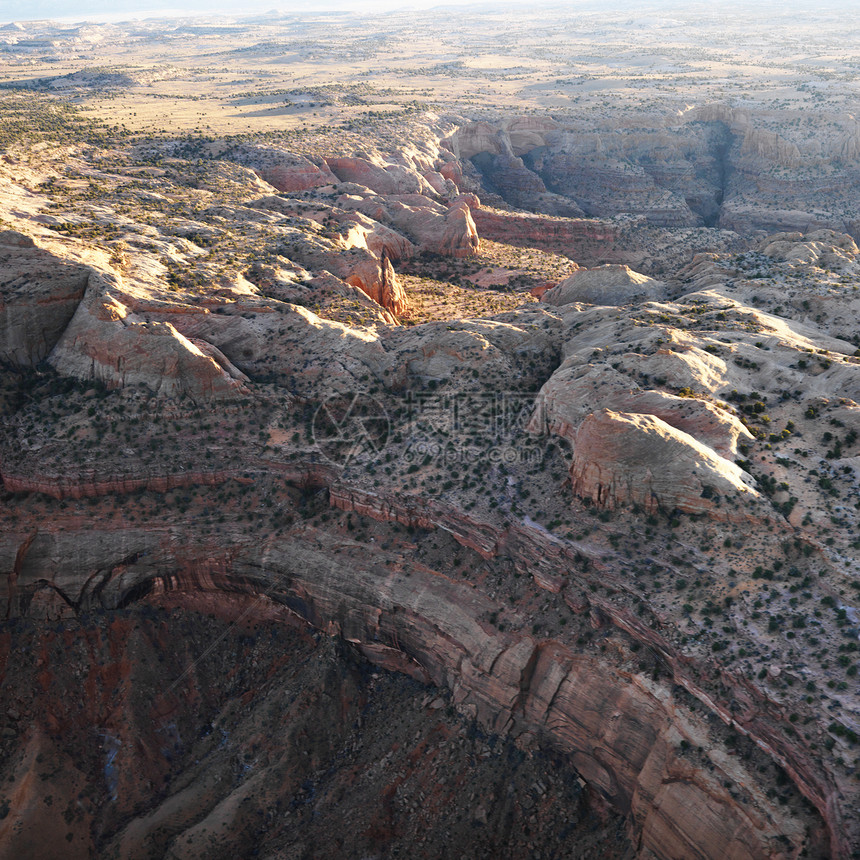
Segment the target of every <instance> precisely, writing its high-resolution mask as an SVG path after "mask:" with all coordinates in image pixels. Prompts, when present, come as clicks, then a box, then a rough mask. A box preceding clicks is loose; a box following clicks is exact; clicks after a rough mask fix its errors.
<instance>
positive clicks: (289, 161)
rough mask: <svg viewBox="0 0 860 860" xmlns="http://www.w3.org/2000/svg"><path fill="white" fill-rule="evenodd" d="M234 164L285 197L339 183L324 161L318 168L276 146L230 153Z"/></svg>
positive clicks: (238, 148)
mask: <svg viewBox="0 0 860 860" xmlns="http://www.w3.org/2000/svg"><path fill="white" fill-rule="evenodd" d="M228 157H229V158H230V159H231V160H232V161H237V162H238V163H239V164H242V165H244V166H245V167H250V168H252V169H253V170H254V171H256V173H257V174H258V175H259V176H260V178H261V179H263V180H264V181H265V182H268V183H269V185H272V186H274V187H275V188H277V189H278V191H281V192H284V193H286V194H294V193H296V192H300V191H309V190H310V189H312V188H320V187H322V186H325V185H333V184H334V183H336V182H337V181H338V180H337V177H336V176H335V175H334V174H333V173H332V172H331V171H330V170H329V169H328V166H327V165H326V163H325V162H324V161H321V162H320V163H319V164H315V163H314V162H312V161H311V160H310V159H308V158H306V157H305V156H303V155H299V154H297V153H294V152H288V151H286V150H283V149H280V148H278V147H274V146H264V145H253V146H252V145H245V146H239V147H236V148H234V149H233V150H231V151H230V152H229V153H228Z"/></svg>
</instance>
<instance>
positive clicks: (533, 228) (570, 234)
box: [472, 208, 623, 265]
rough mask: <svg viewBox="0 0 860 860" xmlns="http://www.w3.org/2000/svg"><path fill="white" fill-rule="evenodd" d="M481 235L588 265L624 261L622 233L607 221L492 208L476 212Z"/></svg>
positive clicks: (473, 213)
mask: <svg viewBox="0 0 860 860" xmlns="http://www.w3.org/2000/svg"><path fill="white" fill-rule="evenodd" d="M472 218H473V219H474V222H475V227H476V228H477V231H478V235H480V236H483V237H484V238H486V239H492V240H493V241H494V242H506V243H508V244H511V245H520V246H526V247H531V248H544V249H546V250H548V251H557V252H558V253H561V254H565V255H566V256H568V257H570V258H571V259H574V260H576V261H577V262H579V263H582V264H585V265H594V264H597V263H600V262H607V261H618V262H622V261H623V256H622V251H621V249H620V248H619V247H618V246H617V244H616V243H617V241H618V239H619V238H620V230H619V228H618V227H617V226H615V225H613V224H610V223H608V222H604V221H598V220H591V219H585V218H583V219H578V218H546V217H540V216H537V215H534V216H532V215H519V214H517V215H513V214H509V213H505V212H499V211H496V210H491V209H485V208H481V209H473V210H472Z"/></svg>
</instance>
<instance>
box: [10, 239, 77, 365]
mask: <svg viewBox="0 0 860 860" xmlns="http://www.w3.org/2000/svg"><path fill="white" fill-rule="evenodd" d="M0 271H2V275H0V360H3V361H8V362H9V363H11V364H13V365H17V366H19V367H32V366H33V365H36V364H38V363H39V362H40V361H42V360H43V359H45V358H47V357H48V354H49V353H50V352H51V350H52V349H53V348H54V346H55V345H56V343H57V341H58V340H59V339H60V336H61V335H62V333H63V331H64V329H65V328H66V326H67V325H68V324H69V321H70V320H71V318H72V316H73V315H74V313H75V311H76V310H77V307H78V304H79V302H80V301H81V299H82V298H83V296H84V291H85V290H86V286H87V282H88V280H89V277H90V270H89V269H88V268H87V267H86V266H83V265H80V264H76V263H74V262H73V261H70V260H67V259H64V258H62V257H58V256H56V255H55V254H54V253H52V252H51V251H49V250H46V249H42V248H40V247H38V246H37V245H36V243H35V242H34V241H33V239H31V238H30V237H29V236H26V235H24V234H22V233H18V232H15V231H13V230H6V231H3V232H0Z"/></svg>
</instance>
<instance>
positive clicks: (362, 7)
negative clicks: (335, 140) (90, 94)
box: [0, 0, 853, 28]
mask: <svg viewBox="0 0 860 860" xmlns="http://www.w3.org/2000/svg"><path fill="white" fill-rule="evenodd" d="M126 2H128V0H126ZM180 2H182V0H180ZM185 2H186V3H189V5H188V6H186V7H185V8H182V7H177V6H174V5H169V6H168V5H165V6H153V7H151V8H145V9H143V10H140V9H139V8H133V6H132V4H131V3H129V8H127V9H120V10H119V11H117V10H116V7H117V5H120V6H122V5H123V0H119V4H118V3H117V2H113V3H109V2H106V0H92V2H90V3H87V2H86V0H85V1H84V2H83V3H80V2H76V0H66V2H57V0H41V2H40V0H36V2H35V3H34V2H33V0H17V2H16V0H12V2H11V3H4V6H7V9H8V7H9V6H12V7H13V8H12V9H8V11H7V12H6V14H5V15H3V17H0V27H3V28H8V27H9V26H11V25H14V24H22V25H24V24H35V23H55V24H59V25H62V26H74V25H76V24H90V23H91V24H123V23H132V22H143V21H158V20H174V19H177V18H213V17H223V18H228V19H231V20H235V21H240V20H243V19H247V18H259V17H261V16H271V17H273V18H277V17H278V16H283V15H306V16H313V15H319V14H325V13H331V12H343V13H347V14H349V13H352V14H374V13H381V12H396V11H404V12H408V11H413V10H415V9H421V10H423V11H431V10H433V9H446V8H450V7H452V6H457V7H475V8H478V7H482V6H484V7H498V6H499V5H501V4H504V5H506V6H528V7H529V8H530V9H534V8H535V7H536V6H546V7H547V8H552V7H554V6H564V7H566V8H570V7H571V6H586V7H587V6H594V7H599V8H604V9H606V10H607V11H609V10H612V9H618V10H619V11H621V10H624V9H626V8H630V7H634V8H635V10H636V12H637V13H638V14H641V15H647V14H649V13H654V12H656V11H658V10H660V9H669V8H673V9H678V8H683V9H684V10H686V11H687V12H690V11H692V9H694V8H695V6H697V5H701V6H706V7H707V8H709V9H713V8H714V3H713V2H710V3H709V2H706V0H693V2H692V3H691V2H685V0H650V2H648V3H646V4H642V3H641V0H574V2H570V0H568V2H563V1H562V0H531V2H528V0H492V2H491V0H443V2H439V0H363V2H360V3H359V2H357V0H317V3H316V4H315V6H316V8H315V9H314V10H313V11H308V9H307V7H306V5H305V4H303V3H299V2H298V0H288V2H278V0H275V3H271V2H266V0H259V2H252V3H251V4H250V5H249V6H246V7H245V9H243V10H242V11H241V12H238V13H237V12H236V11H235V6H229V5H227V4H226V2H225V5H223V6H216V7H215V8H213V7H212V5H211V4H210V3H207V2H206V0H185ZM802 2H803V0H727V2H719V0H718V3H717V6H723V7H724V8H726V9H729V8H733V7H738V6H745V5H747V6H752V7H754V8H756V9H758V10H761V9H762V8H763V7H767V6H774V7H778V8H779V9H787V7H790V6H795V5H796V6H800V5H802ZM42 4H44V5H45V6H49V7H50V8H49V9H45V13H46V14H39V11H38V10H39V9H40V7H41V6H42ZM135 5H137V4H135ZM850 5H853V4H852V3H851V2H850V0H824V2H823V3H819V4H817V11H824V10H826V9H827V8H838V7H844V6H850ZM15 6H17V7H18V11H20V13H21V14H19V15H16V14H15V12H16V10H15V8H14V7H15ZM34 6H35V7H36V11H35V12H34V10H33V7H34ZM58 6H59V7H61V8H60V9H59V10H58V9H57V7H58ZM75 6H77V7H82V8H80V11H74V7H75ZM62 7H72V9H69V11H68V12H65V13H64V14H53V13H54V12H55V10H56V11H59V12H61V13H62V12H63V8H62ZM631 11H632V10H631ZM10 13H11V14H10Z"/></svg>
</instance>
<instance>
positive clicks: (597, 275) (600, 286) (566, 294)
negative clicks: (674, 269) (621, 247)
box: [541, 265, 666, 305]
mask: <svg viewBox="0 0 860 860" xmlns="http://www.w3.org/2000/svg"><path fill="white" fill-rule="evenodd" d="M665 293H666V285H665V284H664V283H662V282H661V281H656V280H654V278H649V277H648V276H647V275H642V274H640V273H639V272H634V271H633V270H632V269H631V268H629V267H628V266H619V265H606V266H599V267H598V268H596V269H580V270H579V271H578V272H574V273H573V274H572V275H571V276H570V277H568V278H565V279H564V280H563V281H562V282H561V283H559V284H558V286H557V287H555V288H553V289H551V290H549V291H547V292H546V293H544V294H543V296H542V297H541V301H542V302H546V303H547V304H548V305H566V304H570V303H571V302H584V303H586V304H590V305H625V304H627V303H628V302H631V301H634V300H639V301H657V300H659V299H662V298H665Z"/></svg>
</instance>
